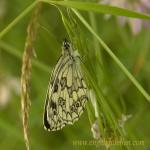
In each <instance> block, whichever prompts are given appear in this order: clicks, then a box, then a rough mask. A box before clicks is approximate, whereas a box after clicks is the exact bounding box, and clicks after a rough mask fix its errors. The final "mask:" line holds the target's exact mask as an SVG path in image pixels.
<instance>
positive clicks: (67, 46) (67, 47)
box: [63, 39, 70, 50]
mask: <svg viewBox="0 0 150 150" xmlns="http://www.w3.org/2000/svg"><path fill="white" fill-rule="evenodd" d="M63 47H64V48H65V49H67V50H68V49H69V48H70V44H69V42H68V41H67V39H65V40H64V42H63Z"/></svg>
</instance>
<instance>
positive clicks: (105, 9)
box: [41, 0, 150, 20]
mask: <svg viewBox="0 0 150 150" xmlns="http://www.w3.org/2000/svg"><path fill="white" fill-rule="evenodd" d="M41 1H42V2H46V3H50V4H58V5H61V6H65V7H68V8H76V9H79V10H84V11H93V12H97V13H103V14H111V15H117V16H126V17H131V18H140V19H147V20H150V15H148V14H144V13H139V12H136V11H132V10H128V9H124V8H119V7H115V6H109V5H102V4H98V3H90V2H76V1H51V0H41Z"/></svg>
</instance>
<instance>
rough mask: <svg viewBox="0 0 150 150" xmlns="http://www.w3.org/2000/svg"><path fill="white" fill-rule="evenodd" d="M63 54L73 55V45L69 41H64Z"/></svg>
mask: <svg viewBox="0 0 150 150" xmlns="http://www.w3.org/2000/svg"><path fill="white" fill-rule="evenodd" d="M62 48H63V54H69V55H71V44H70V43H69V41H68V40H67V39H65V40H64V41H63V47H62Z"/></svg>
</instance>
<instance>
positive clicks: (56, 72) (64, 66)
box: [43, 40, 88, 131]
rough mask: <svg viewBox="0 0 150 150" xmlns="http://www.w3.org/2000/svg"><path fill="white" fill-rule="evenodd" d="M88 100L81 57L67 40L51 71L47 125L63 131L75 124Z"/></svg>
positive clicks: (46, 126) (45, 119)
mask: <svg viewBox="0 0 150 150" xmlns="http://www.w3.org/2000/svg"><path fill="white" fill-rule="evenodd" d="M87 100H88V96H87V86H86V84H85V81H84V79H83V75H82V71H81V67H80V57H79V54H78V53H77V51H74V50H73V47H72V45H71V43H69V42H68V41H67V40H64V42H63V46H62V54H61V56H60V58H59V60H58V62H57V64H56V66H55V68H54V69H53V71H52V74H51V77H50V81H49V85H48V90H47V95H46V100H45V108H44V117H43V121H44V128H45V129H47V130H48V131H57V130H61V129H62V128H63V127H65V126H66V125H67V124H73V123H74V122H75V121H77V120H78V119H79V117H80V116H81V114H82V113H83V111H84V108H85V104H86V102H87Z"/></svg>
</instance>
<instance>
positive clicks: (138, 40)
mask: <svg viewBox="0 0 150 150" xmlns="http://www.w3.org/2000/svg"><path fill="white" fill-rule="evenodd" d="M30 4H31V0H26V1H20V0H11V1H9V0H0V31H2V29H4V28H5V26H7V25H8V24H9V23H10V22H11V21H12V20H13V19H14V18H15V17H16V16H17V15H19V14H20V13H21V12H22V11H23V9H24V8H26V7H27V6H29V5H30ZM31 14H32V12H30V13H29V14H28V15H27V16H26V17H25V18H24V19H23V20H21V21H20V22H19V23H18V24H17V25H16V26H15V27H13V28H12V29H11V30H10V31H9V32H8V34H6V35H5V36H4V37H3V39H2V40H0V149H3V150H21V149H25V144H24V139H23V129H22V122H21V121H22V120H21V100H20V75H21V65H22V54H23V50H24V45H25V40H26V35H27V32H26V28H27V25H28V23H29V21H30V17H31ZM82 14H83V16H84V17H85V18H86V20H87V21H88V22H89V23H90V24H91V17H93V18H95V22H96V26H97V34H98V35H100V37H101V38H102V39H103V40H104V41H105V43H106V44H107V45H108V46H109V47H110V48H111V49H112V50H113V52H114V53H115V54H116V56H117V57H118V58H119V59H120V60H121V62H122V63H123V64H124V65H125V66H126V68H127V69H128V70H129V71H130V72H131V73H132V74H133V75H134V76H135V78H136V79H137V80H138V81H139V82H140V84H141V85H142V86H143V87H144V89H145V90H146V91H147V92H148V93H150V69H149V68H150V51H149V50H150V32H149V29H146V28H144V27H143V28H142V29H141V31H140V32H139V33H138V34H137V35H134V34H133V33H132V31H131V28H130V26H129V25H128V24H126V25H124V26H122V25H120V24H119V23H118V22H117V19H116V17H111V18H110V19H105V17H104V15H101V14H94V13H93V14H92V15H91V13H89V12H82ZM77 23H78V26H79V27H80V30H81V31H82V38H83V39H84V41H85V43H86V47H87V49H88V51H87V52H86V53H87V54H86V55H85V57H86V56H87V62H86V66H88V67H87V68H89V69H90V68H91V70H92V68H93V69H94V70H95V69H96V67H95V68H94V66H93V64H92V63H94V64H96V63H97V62H96V61H95V58H94V55H93V57H92V56H89V55H90V54H91V53H92V52H94V48H95V45H94V44H95V42H94V39H93V36H92V35H91V34H90V33H89V32H88V31H87V29H86V28H85V27H84V26H83V25H82V24H81V23H80V22H79V21H78V20H77ZM39 25H40V27H39V29H38V34H37V38H36V41H35V43H34V48H35V51H36V55H37V57H36V58H34V59H35V60H36V61H39V62H41V63H42V64H44V67H45V68H44V67H43V68H42V67H36V66H35V65H33V68H32V79H31V86H30V99H31V102H32V104H31V107H30V117H29V132H30V133H29V137H30V144H31V149H33V150H55V149H60V150H63V149H65V150H66V149H103V148H104V147H99V148H96V147H95V145H88V146H74V145H73V141H79V140H87V141H89V140H94V139H93V135H92V132H91V124H90V122H89V119H88V113H87V110H85V112H84V114H83V115H82V116H81V118H80V119H79V121H78V122H76V123H75V124H74V125H73V126H66V127H65V128H63V130H61V131H58V132H47V131H45V130H44V129H43V120H42V118H43V110H44V102H45V96H46V91H47V86H48V81H49V77H50V73H51V69H52V68H53V67H54V66H55V64H56V62H57V59H58V58H59V56H60V54H61V44H62V41H63V39H64V38H65V37H68V36H67V32H66V29H65V27H64V25H63V22H62V19H61V16H60V13H59V12H58V10H57V9H56V8H55V7H54V6H50V5H48V4H43V6H42V11H41V15H40V18H39ZM98 48H99V49H98V51H100V50H101V57H102V60H103V67H102V69H101V71H102V72H103V77H101V74H97V78H100V79H101V80H102V79H103V80H102V81H101V82H100V83H101V85H100V86H101V87H100V88H101V90H102V92H103V94H104V95H105V97H107V98H106V99H107V100H108V103H109V105H110V107H113V108H112V110H113V111H114V114H115V118H116V120H119V119H120V118H121V116H122V115H123V114H124V115H131V118H129V119H128V120H127V121H126V122H125V125H124V130H125V134H126V135H128V136H130V137H132V138H131V139H133V140H144V146H135V147H134V149H139V150H149V149H150V143H149V142H150V104H149V102H148V101H146V100H145V98H144V97H143V96H142V95H141V93H140V92H139V91H138V90H137V89H136V88H135V86H134V85H133V84H132V83H131V82H130V81H129V79H127V78H126V76H125V75H124V73H123V72H122V71H121V70H120V69H119V67H118V66H117V65H116V63H115V62H114V61H113V60H112V59H111V58H110V57H109V56H108V54H107V53H106V52H104V51H103V48H101V46H98ZM89 57H90V58H89ZM88 58H89V59H88ZM88 61H89V62H88ZM96 65H98V64H96ZM95 71H96V70H95ZM99 72H100V71H99ZM91 74H92V73H91ZM94 76H95V75H94V73H93V77H94ZM111 149H121V148H118V147H112V148H111Z"/></svg>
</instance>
